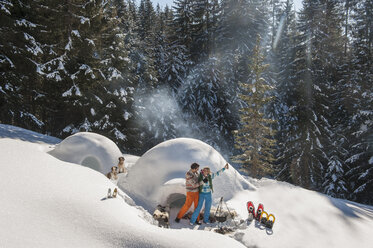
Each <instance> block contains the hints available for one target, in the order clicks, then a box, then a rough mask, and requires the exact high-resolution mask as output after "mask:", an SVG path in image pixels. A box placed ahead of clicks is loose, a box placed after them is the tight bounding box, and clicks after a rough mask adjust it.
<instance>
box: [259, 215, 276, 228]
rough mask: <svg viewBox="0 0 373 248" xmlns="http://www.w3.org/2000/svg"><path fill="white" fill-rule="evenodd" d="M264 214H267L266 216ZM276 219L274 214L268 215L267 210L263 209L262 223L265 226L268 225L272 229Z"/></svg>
mask: <svg viewBox="0 0 373 248" xmlns="http://www.w3.org/2000/svg"><path fill="white" fill-rule="evenodd" d="M263 215H265V217H264V216H263ZM271 217H272V218H271ZM275 220H276V218H275V216H274V215H273V214H269V215H268V213H267V212H265V211H263V212H262V216H261V220H260V223H261V224H263V225H264V226H265V227H267V228H269V229H272V227H273V224H274V223H275Z"/></svg>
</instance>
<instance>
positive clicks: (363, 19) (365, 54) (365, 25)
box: [346, 1, 373, 204]
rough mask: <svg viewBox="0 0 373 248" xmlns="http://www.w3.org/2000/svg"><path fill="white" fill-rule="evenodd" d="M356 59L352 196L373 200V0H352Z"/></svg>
mask: <svg viewBox="0 0 373 248" xmlns="http://www.w3.org/2000/svg"><path fill="white" fill-rule="evenodd" d="M351 6H352V7H351V8H352V13H353V15H352V18H353V20H354V21H353V22H352V23H353V26H352V31H353V32H352V37H353V39H352V40H353V43H352V51H351V53H352V60H351V64H350V68H351V72H350V78H349V83H348V84H347V88H346V94H347V93H348V94H349V97H348V98H347V99H346V104H347V106H349V108H348V110H349V111H350V112H349V114H350V116H351V118H350V122H349V126H348V129H347V132H348V133H347V135H348V138H349V142H350V147H349V149H348V150H349V157H348V159H347V160H346V162H347V164H348V165H349V167H350V170H349V171H348V176H349V178H348V179H349V182H350V184H351V185H350V187H351V188H352V192H351V196H350V198H351V199H352V200H357V201H359V202H363V203H367V204H373V198H372V195H373V146H372V144H373V91H372V82H373V11H372V9H373V2H372V1H352V4H351Z"/></svg>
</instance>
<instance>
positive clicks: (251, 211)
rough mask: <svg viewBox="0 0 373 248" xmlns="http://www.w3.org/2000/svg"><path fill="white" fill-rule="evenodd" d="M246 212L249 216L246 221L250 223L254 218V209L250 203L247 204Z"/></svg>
mask: <svg viewBox="0 0 373 248" xmlns="http://www.w3.org/2000/svg"><path fill="white" fill-rule="evenodd" d="M247 212H248V214H249V216H248V218H247V220H248V221H252V220H253V219H254V218H255V207H254V204H253V202H252V201H248V202H247Z"/></svg>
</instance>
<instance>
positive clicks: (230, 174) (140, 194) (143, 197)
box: [118, 138, 255, 210]
mask: <svg viewBox="0 0 373 248" xmlns="http://www.w3.org/2000/svg"><path fill="white" fill-rule="evenodd" d="M194 162H196V163H198V164H199V165H200V169H202V168H203V167H205V166H209V167H210V169H211V171H212V172H216V171H217V170H220V169H221V168H223V167H224V165H225V163H226V160H225V159H224V158H223V157H222V156H221V155H220V153H218V152H217V151H216V150H215V149H214V148H212V147H211V146H209V145H207V144H206V143H204V142H202V141H200V140H196V139H190V138H178V139H173V140H168V141H165V142H163V143H161V144H158V145H157V146H155V147H153V148H152V149H150V150H149V151H147V152H146V153H145V154H144V155H143V156H142V157H140V158H139V159H138V160H137V162H136V164H134V165H133V166H132V168H131V170H130V171H129V172H128V176H127V177H122V178H120V179H119V180H118V186H119V187H120V188H121V189H122V190H123V191H125V192H127V194H129V195H130V196H131V197H132V198H133V199H134V200H135V201H137V204H140V205H142V206H143V207H145V208H147V209H148V210H153V209H154V208H155V207H156V206H157V205H158V204H162V205H171V204H173V203H174V202H177V201H179V202H181V203H183V201H182V198H184V199H185V194H186V190H185V173H186V171H188V170H189V169H190V165H191V164H192V163H194ZM213 184H214V193H213V199H214V200H215V201H216V200H217V199H220V197H222V196H223V197H224V199H227V200H228V199H230V198H232V196H233V195H234V193H235V192H237V191H240V190H243V189H254V188H255V187H254V186H252V185H249V184H248V183H247V181H246V180H244V178H243V177H242V176H241V175H240V174H239V173H238V172H237V171H236V170H235V169H234V168H233V167H232V166H230V168H229V170H226V171H225V172H224V173H222V174H221V175H220V176H218V177H216V178H215V179H214V181H213Z"/></svg>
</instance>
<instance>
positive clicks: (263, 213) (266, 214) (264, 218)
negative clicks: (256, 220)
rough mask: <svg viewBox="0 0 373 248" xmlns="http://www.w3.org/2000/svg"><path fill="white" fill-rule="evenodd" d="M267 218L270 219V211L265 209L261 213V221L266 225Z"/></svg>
mask: <svg viewBox="0 0 373 248" xmlns="http://www.w3.org/2000/svg"><path fill="white" fill-rule="evenodd" d="M264 215H265V216H264ZM267 220H268V213H267V212H266V211H263V212H262V214H261V215H260V223H262V224H263V225H266V224H267Z"/></svg>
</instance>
